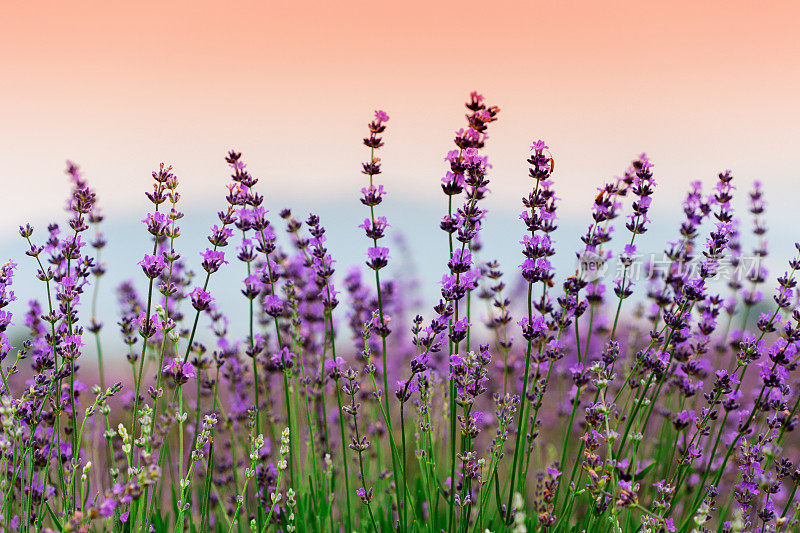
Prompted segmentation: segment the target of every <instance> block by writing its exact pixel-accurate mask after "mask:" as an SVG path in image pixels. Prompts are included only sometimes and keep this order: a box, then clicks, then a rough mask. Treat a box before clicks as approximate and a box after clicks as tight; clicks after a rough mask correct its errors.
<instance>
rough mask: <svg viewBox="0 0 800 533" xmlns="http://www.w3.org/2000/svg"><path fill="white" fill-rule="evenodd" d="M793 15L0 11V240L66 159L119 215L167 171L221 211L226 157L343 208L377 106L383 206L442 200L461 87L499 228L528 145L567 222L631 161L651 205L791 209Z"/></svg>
mask: <svg viewBox="0 0 800 533" xmlns="http://www.w3.org/2000/svg"><path fill="white" fill-rule="evenodd" d="M799 6H800V4H798V3H797V2H768V3H759V4H758V5H757V4H756V3H755V2H732V1H725V2H716V1H710V2H696V1H695V2H675V1H672V2H641V1H635V2H573V1H558V2H506V1H493V2H473V1H458V2H431V1H425V2H419V1H404V2H391V3H388V2H375V1H370V2H366V1H365V2H354V1H337V2H318V3H317V2H280V3H278V2H232V3H223V2H201V1H191V2H188V1H187V2H161V1H159V2H151V1H139V2H135V3H130V4H123V3H122V2H108V1H103V2H14V3H13V4H12V3H9V4H7V5H6V6H5V7H4V13H3V20H2V21H0V57H2V65H3V69H4V75H3V77H2V80H3V81H2V83H0V102H1V103H0V106H2V107H1V108H0V109H2V117H3V118H2V127H0V155H2V157H0V176H2V180H3V183H4V184H5V185H6V187H4V196H3V198H4V202H3V207H4V209H3V210H2V212H0V225H1V226H0V227H2V228H3V231H6V232H8V228H9V227H13V226H9V224H16V223H18V222H19V221H20V219H21V218H24V217H26V216H27V217H32V218H33V219H34V220H37V221H39V220H43V217H44V216H45V214H46V213H47V212H48V211H49V212H51V213H52V211H53V209H55V208H57V207H60V206H61V205H62V201H63V200H62V199H63V196H64V194H65V192H66V190H67V187H66V182H65V180H64V179H63V175H62V169H63V161H64V160H65V159H66V158H72V159H74V160H76V161H78V162H79V163H80V164H81V165H82V167H83V168H84V169H85V170H86V173H87V176H88V177H89V178H90V179H91V180H92V182H93V183H94V185H95V186H96V188H97V189H98V193H99V195H100V198H101V200H102V202H103V204H104V205H105V206H106V210H107V211H108V212H109V213H113V214H117V215H120V216H121V215H123V214H125V213H129V212H130V213H137V214H138V213H140V212H142V210H143V209H146V205H145V204H144V198H143V196H142V194H141V191H142V190H143V188H145V187H147V186H148V180H149V172H150V171H151V170H152V169H153V168H155V166H156V165H157V164H158V163H159V162H160V161H166V162H169V163H171V164H173V165H174V166H175V169H176V172H177V174H178V175H179V177H181V178H182V180H183V190H184V198H186V199H187V200H188V201H190V202H196V203H198V204H210V203H213V205H217V204H218V203H219V200H218V199H219V194H220V191H221V187H222V183H223V182H224V181H223V180H224V179H225V178H226V169H225V167H224V161H223V155H224V153H225V151H226V150H227V149H229V148H231V147H236V148H237V149H239V150H242V151H244V152H245V156H246V158H247V161H248V162H249V165H250V168H251V170H252V171H253V172H254V173H255V174H256V175H258V176H260V177H261V178H262V183H265V182H267V181H268V182H269V183H270V189H269V192H270V193H274V194H280V195H283V196H285V197H287V198H293V197H296V196H298V195H301V194H302V195H314V196H312V198H313V197H316V198H320V199H330V198H337V197H338V198H352V197H353V195H354V191H356V190H357V189H358V187H359V186H360V184H361V176H360V175H359V173H358V166H359V162H360V160H361V159H363V158H364V156H365V149H364V148H363V147H362V146H361V145H360V144H359V142H360V138H361V137H362V136H363V134H364V130H365V126H364V124H365V122H366V121H367V120H368V119H369V118H370V115H371V112H372V110H373V109H374V108H382V109H385V110H386V111H387V112H388V113H389V115H390V116H391V117H392V118H391V122H390V129H389V132H388V134H387V136H386V137H387V139H386V140H387V146H386V149H385V150H384V153H383V160H384V163H385V179H386V182H387V184H388V187H389V190H390V191H391V192H392V194H393V195H394V198H396V199H398V201H406V200H407V201H412V200H413V201H431V202H440V201H441V199H440V197H439V196H438V195H439V194H440V193H439V192H438V189H437V187H438V185H437V184H438V180H439V179H440V177H441V175H442V173H443V171H444V165H443V163H442V156H443V154H444V153H445V152H446V150H448V149H449V148H450V146H451V138H452V134H453V132H454V130H455V129H457V128H458V127H460V126H461V125H462V124H463V122H464V119H463V114H464V112H465V110H464V108H463V100H464V99H465V97H466V95H467V94H468V93H469V91H470V90H472V89H478V90H480V91H482V92H483V93H485V94H486V96H487V99H488V101H489V103H491V104H497V105H499V106H500V107H501V108H502V114H501V117H500V121H499V122H498V123H497V124H495V125H493V127H492V131H491V139H490V141H489V148H488V154H489V156H490V158H491V160H492V161H493V163H494V166H495V170H494V174H493V176H492V178H493V182H492V189H493V192H494V194H495V195H496V198H497V199H498V202H499V204H498V205H500V206H505V205H508V208H509V209H513V210H517V202H518V198H519V196H520V195H521V193H522V192H524V189H525V188H526V186H527V182H526V179H525V162H524V159H525V157H526V152H527V149H528V146H529V143H530V141H531V140H532V139H536V138H540V137H541V138H543V139H545V140H546V141H547V142H548V144H550V146H551V147H552V148H553V152H554V154H555V157H556V160H557V174H556V178H557V180H559V186H557V189H558V190H559V191H560V194H561V196H562V197H563V201H564V206H565V209H566V211H565V213H567V212H574V213H583V212H585V209H586V207H587V206H588V205H589V204H590V202H591V198H592V197H593V196H594V188H595V187H596V186H597V185H598V184H599V183H600V182H601V181H602V180H604V179H607V178H609V177H611V176H612V175H614V174H617V173H619V172H620V171H622V170H623V169H624V168H625V166H626V165H627V163H628V161H629V160H630V159H631V158H632V157H633V156H635V155H636V154H637V153H639V152H641V151H647V152H648V153H649V154H650V156H651V158H652V159H653V160H654V162H655V163H656V168H655V174H656V178H657V180H658V181H659V184H660V186H661V187H660V191H659V196H657V199H656V203H657V204H658V202H662V205H670V202H673V201H675V200H677V199H678V198H679V197H680V194H682V192H683V191H684V190H685V189H686V185H687V184H688V182H689V181H690V180H693V179H704V180H708V181H709V182H710V181H711V180H713V179H714V176H715V175H716V173H717V172H718V171H719V170H722V169H724V168H731V169H733V170H734V172H735V174H736V175H737V177H739V178H740V180H739V183H740V188H746V187H747V186H748V184H749V183H750V182H751V181H752V180H753V179H756V178H758V179H762V180H763V181H765V183H766V185H767V195H768V198H770V199H771V200H775V201H777V204H778V205H779V206H780V205H785V206H786V207H788V206H789V201H788V200H787V199H786V195H784V194H783V192H781V191H782V190H784V191H785V190H786V188H791V190H792V191H797V185H796V174H795V169H796V168H798V162H800V161H798V160H799V159H800V151H798V149H797V146H798V144H799V143H800V107H798V105H797V103H796V100H797V95H798V94H800V69H798V67H797V65H798V64H800V39H798V38H797V35H796V28H795V24H796V21H797V20H798V15H800V7H799ZM15 184H16V186H15ZM31 187H33V188H31ZM32 191H35V192H36V195H35V196H34V195H32V194H31V192H32ZM782 202H783V203H782ZM774 203H775V202H773V204H774ZM672 205H674V203H673V204H672ZM501 208H504V207H501ZM787 214H791V216H794V217H795V219H796V216H797V215H796V214H795V212H794V211H791V212H787Z"/></svg>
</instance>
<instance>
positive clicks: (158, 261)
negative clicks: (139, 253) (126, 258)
mask: <svg viewBox="0 0 800 533" xmlns="http://www.w3.org/2000/svg"><path fill="white" fill-rule="evenodd" d="M139 265H141V267H142V271H143V272H144V275H145V276H147V277H148V278H150V279H155V278H157V277H158V276H160V275H161V273H162V272H163V271H164V269H165V268H166V267H167V265H166V263H165V262H164V258H163V256H162V255H161V254H156V255H147V254H145V256H144V259H142V260H141V261H139Z"/></svg>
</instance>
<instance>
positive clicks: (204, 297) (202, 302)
mask: <svg viewBox="0 0 800 533" xmlns="http://www.w3.org/2000/svg"><path fill="white" fill-rule="evenodd" d="M189 298H191V300H192V307H194V308H195V309H197V310H198V311H205V310H206V309H208V307H209V306H210V305H211V302H213V301H214V298H213V297H212V296H211V294H209V293H208V292H206V291H204V290H203V289H201V288H200V287H195V288H194V289H192V292H190V293H189Z"/></svg>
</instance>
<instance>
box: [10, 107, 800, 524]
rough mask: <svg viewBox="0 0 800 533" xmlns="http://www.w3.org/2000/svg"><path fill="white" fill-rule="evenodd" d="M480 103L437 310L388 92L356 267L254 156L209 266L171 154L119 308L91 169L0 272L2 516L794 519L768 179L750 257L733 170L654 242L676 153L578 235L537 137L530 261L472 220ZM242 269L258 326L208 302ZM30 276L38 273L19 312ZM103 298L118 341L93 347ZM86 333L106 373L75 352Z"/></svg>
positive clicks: (485, 170)
mask: <svg viewBox="0 0 800 533" xmlns="http://www.w3.org/2000/svg"><path fill="white" fill-rule="evenodd" d="M466 108H467V111H468V112H467V114H466V126H465V127H463V128H461V129H459V130H458V131H457V132H456V134H455V139H454V143H455V145H456V149H454V150H451V151H449V152H448V153H447V156H446V157H445V162H446V165H447V169H446V172H445V176H444V178H443V179H442V182H441V188H442V191H443V193H444V194H445V196H446V197H447V212H446V214H445V215H444V216H443V218H442V219H441V222H440V224H439V227H440V229H442V230H443V231H444V232H445V234H446V238H444V239H443V241H442V248H443V253H442V258H443V260H442V263H443V265H442V270H443V277H442V281H441V288H440V291H439V294H437V295H436V296H435V297H432V298H430V300H431V301H432V302H435V303H434V305H433V307H432V308H431V309H428V310H427V311H426V310H425V309H422V308H420V305H419V301H418V300H417V299H416V298H415V297H414V296H413V295H411V294H410V291H409V290H408V288H409V287H412V286H413V280H409V279H408V271H407V270H406V269H392V268H391V265H392V263H390V259H394V258H393V257H391V252H390V248H389V246H387V245H385V242H386V241H385V238H386V237H387V235H388V228H389V223H388V220H387V218H386V217H385V216H383V215H381V214H380V207H381V205H382V204H383V202H384V200H385V198H386V195H387V189H388V188H389V187H388V186H387V187H385V186H384V185H383V184H381V183H379V182H378V179H379V177H380V175H381V170H382V161H381V160H380V158H379V157H377V153H378V150H379V149H380V148H381V147H382V146H383V145H384V136H385V135H387V134H389V133H390V129H389V123H390V120H389V116H388V115H387V114H386V113H384V112H383V111H376V112H375V115H374V118H373V119H372V120H371V121H370V122H369V123H368V126H367V128H368V133H367V136H366V137H365V138H364V140H363V144H364V146H365V147H366V148H367V149H368V150H369V158H368V160H367V161H366V162H365V163H363V164H362V169H361V172H362V175H363V176H364V177H365V178H364V180H365V183H364V187H363V188H362V189H361V197H360V201H361V204H363V206H364V207H366V208H368V215H367V216H365V218H364V222H363V223H362V224H361V225H360V226H359V227H360V228H361V229H362V230H363V231H364V233H365V235H366V237H367V250H366V260H365V263H364V265H362V266H361V267H359V266H358V265H356V266H354V267H353V268H351V269H350V270H348V271H347V273H346V275H344V276H341V277H340V276H339V275H338V274H337V269H336V268H335V264H336V260H335V256H334V253H335V251H331V250H329V249H328V243H327V231H326V228H325V226H324V225H323V221H322V220H321V219H320V217H319V216H317V215H315V214H309V215H308V216H307V217H305V218H304V219H299V218H295V216H294V215H293V214H292V211H291V210H290V209H284V210H282V211H280V212H279V217H280V219H281V220H283V221H284V222H283V224H284V225H285V233H286V235H285V236H284V237H283V238H282V237H280V236H279V235H278V229H277V227H276V226H274V225H273V223H272V222H271V221H270V217H269V213H268V212H267V210H266V209H265V208H264V207H263V205H262V204H263V203H264V196H263V195H262V194H261V193H259V192H258V191H257V186H258V183H259V179H257V178H256V177H254V176H253V175H252V174H251V172H250V171H249V170H248V169H247V166H246V165H245V163H244V159H243V157H242V154H240V153H238V152H235V151H231V152H229V153H228V154H227V156H226V157H225V161H226V163H227V165H228V167H229V168H230V171H231V177H230V181H229V183H228V184H227V185H226V186H225V187H224V188H222V187H221V191H220V192H221V193H222V194H221V198H220V204H221V205H222V208H221V210H220V211H219V212H218V213H217V217H218V219H219V222H218V223H217V224H215V225H214V226H212V227H211V228H210V230H209V233H208V242H209V247H208V248H206V249H205V250H203V251H201V252H200V254H199V255H200V259H199V260H198V261H194V259H197V251H196V250H194V251H193V250H185V249H182V241H181V240H180V236H181V228H180V226H179V223H180V221H181V219H182V218H183V213H182V212H181V211H180V210H179V205H180V200H181V195H180V192H179V190H180V182H179V179H178V177H177V176H176V175H175V173H174V172H173V169H172V168H171V167H169V166H167V165H163V164H162V165H160V166H159V167H158V169H157V170H156V171H154V172H153V174H152V190H149V191H148V192H146V198H147V201H148V202H149V203H150V205H151V206H152V207H151V209H150V211H149V212H148V213H147V214H146V215H145V217H144V220H143V224H144V230H143V231H146V232H147V234H148V235H149V237H150V239H151V241H152V243H151V246H150V247H149V248H148V249H147V250H145V251H143V254H142V259H141V261H139V266H140V267H141V268H140V269H138V268H137V269H135V270H133V271H132V272H131V273H132V274H134V273H135V275H137V276H138V277H139V279H138V280H134V281H131V282H126V283H124V284H122V285H121V286H119V287H118V288H117V289H116V295H117V300H118V303H119V315H118V316H117V317H114V318H112V317H106V316H99V314H98V305H97V302H98V298H101V297H104V296H103V295H105V294H107V292H108V287H106V286H105V285H103V286H102V287H101V286H100V284H99V282H100V280H101V279H102V277H103V275H104V274H105V272H106V266H105V264H104V263H103V262H102V261H101V257H100V254H101V251H103V250H104V249H105V248H106V240H105V238H104V237H103V234H102V233H101V231H100V224H101V223H102V221H103V215H102V214H101V212H100V210H99V207H98V199H97V196H96V193H95V191H94V190H93V189H92V188H91V187H90V185H89V182H88V181H87V180H86V179H85V178H84V176H83V174H82V173H81V171H80V169H79V167H78V166H77V165H75V164H73V163H69V164H68V167H67V174H68V176H69V179H70V182H71V193H70V197H69V198H68V201H67V221H66V226H65V227H62V226H60V225H59V224H57V223H53V224H51V225H49V226H48V227H47V228H46V230H45V231H35V230H34V228H33V226H31V225H30V224H24V225H22V226H20V228H19V233H20V235H21V237H22V238H23V239H24V241H25V243H26V245H27V247H28V249H27V252H26V254H27V256H28V258H24V260H25V261H26V263H25V264H24V266H23V267H21V266H20V264H22V263H21V261H22V260H23V259H22V258H20V259H19V261H20V264H18V263H16V262H12V261H9V262H7V263H5V264H3V265H2V266H0V362H2V364H0V377H1V378H2V390H1V391H0V464H2V468H3V472H4V475H3V476H2V479H0V497H1V498H2V510H0V529H2V530H3V531H25V532H27V531H65V532H72V531H81V532H88V531H118V532H125V533H134V532H141V533H147V532H166V531H172V532H177V531H196V532H203V533H205V532H212V531H213V532H227V533H231V532H233V531H236V532H238V533H241V532H244V531H251V532H256V533H266V532H268V531H276V532H277V531H286V532H290V533H291V532H295V531H303V532H304V531H309V532H319V533H325V532H331V533H333V532H340V531H344V532H347V533H349V532H350V531H371V532H383V531H399V532H430V533H435V532H441V531H447V532H449V533H484V532H500V531H514V532H525V531H548V532H578V531H592V532H594V531H598V532H603V533H606V532H613V533H619V532H623V531H624V532H635V531H641V532H659V531H668V532H680V533H688V532H690V531H691V532H710V531H717V532H719V533H723V532H724V533H733V532H744V531H760V532H767V531H769V532H786V531H797V530H798V529H800V498H798V497H797V487H798V483H800V468H798V464H797V462H798V461H799V460H800V449H799V448H798V441H797V438H796V435H795V433H796V432H795V429H796V427H797V424H798V420H799V418H798V408H800V393H799V392H798V389H799V388H800V379H799V378H798V376H797V366H798V360H799V359H800V354H799V352H798V344H799V343H800V309H798V290H797V279H796V274H797V271H798V270H800V244H795V248H796V249H797V253H798V254H799V255H797V256H796V257H795V258H794V259H792V260H791V261H790V262H789V264H788V267H787V268H786V270H785V271H784V272H782V273H779V275H778V276H777V277H776V278H775V281H774V283H775V288H774V290H773V291H772V293H771V296H772V298H771V299H769V298H766V296H765V294H769V291H768V290H767V289H766V288H765V287H766V286H767V285H768V283H769V281H768V280H769V279H770V276H769V273H768V271H767V269H766V265H765V262H764V259H765V257H766V256H767V252H768V250H767V244H766V238H765V235H766V232H767V226H766V201H765V197H764V191H763V190H762V185H761V184H760V183H758V182H756V183H755V184H754V185H753V188H752V191H751V192H750V194H749V206H748V209H747V212H748V213H749V215H747V214H745V215H744V218H747V217H748V216H749V218H751V219H752V233H753V239H754V241H755V245H754V247H753V250H752V253H751V254H749V255H748V254H747V253H746V252H744V251H743V250H744V249H745V247H744V246H743V245H742V240H743V235H742V232H743V231H744V229H743V228H744V227H745V224H744V223H743V222H744V221H743V219H742V217H740V216H738V215H737V214H736V212H735V210H734V203H733V200H734V194H735V191H736V186H735V185H734V183H735V180H734V178H733V174H732V173H731V172H730V171H725V172H722V173H720V174H719V176H718V177H717V182H716V185H715V186H714V188H713V189H712V190H711V191H709V192H708V193H704V192H703V190H702V185H701V184H700V182H696V183H693V184H691V186H690V189H689V192H688V193H687V195H686V198H685V200H684V202H683V205H682V214H681V216H680V217H679V219H680V223H679V228H678V235H677V237H676V240H675V241H674V242H669V243H667V244H666V247H665V249H664V252H663V256H662V257H659V256H657V255H654V254H650V255H646V254H645V253H643V252H642V251H641V250H640V247H641V244H640V243H641V240H640V236H641V235H642V234H644V233H645V232H646V231H647V230H648V228H649V227H650V226H651V224H652V223H651V220H650V218H649V216H650V207H651V204H652V202H653V199H654V198H655V196H656V195H655V191H656V179H655V168H656V167H655V166H654V164H653V162H651V161H650V159H649V158H648V157H647V155H645V154H641V155H640V156H638V157H637V158H635V159H634V160H633V162H632V163H631V165H630V166H629V167H628V169H627V170H626V171H625V172H624V173H623V175H622V177H618V178H614V179H611V180H609V181H608V182H606V183H605V184H604V185H602V186H601V187H599V188H598V189H597V192H598V194H597V196H596V198H595V200H594V202H593V204H592V205H591V212H590V216H589V217H588V229H587V231H586V233H585V234H582V235H580V236H579V239H580V241H579V242H580V244H579V243H578V240H577V239H576V241H575V243H571V242H570V241H568V240H567V239H566V238H563V237H560V236H558V237H557V235H558V234H557V232H556V230H557V212H558V210H557V207H558V203H559V197H558V195H557V193H556V186H557V184H558V177H557V170H556V165H555V159H554V157H553V155H552V153H551V152H550V148H549V147H548V146H547V145H546V144H545V142H544V141H541V140H539V141H536V142H534V143H533V145H532V147H531V153H530V154H529V155H528V157H527V163H528V165H529V173H528V177H527V181H525V178H524V177H521V178H520V180H519V184H520V186H519V187H520V194H522V195H523V197H522V205H523V211H522V213H521V215H520V217H519V218H520V220H521V223H520V225H519V227H518V230H517V234H518V237H517V239H518V240H519V243H520V245H521V251H522V258H521V261H522V263H521V265H520V266H519V267H518V268H517V269H510V270H509V269H504V268H503V267H502V266H501V265H500V263H499V262H498V261H497V260H492V259H488V260H487V259H482V258H481V256H482V254H485V253H486V252H487V251H490V250H491V249H492V244H493V243H491V242H489V243H488V244H487V245H484V244H483V243H482V242H481V239H480V235H481V229H482V227H483V225H484V221H485V218H486V216H487V212H486V210H485V209H484V207H483V206H484V202H483V200H484V199H485V198H486V197H487V195H488V194H489V188H488V185H489V182H490V178H489V176H490V173H491V168H492V167H491V164H490V163H489V160H488V157H487V156H486V155H484V151H483V149H484V148H485V145H486V142H487V139H488V136H487V131H488V129H489V127H490V125H491V124H492V123H494V122H495V121H497V120H498V119H499V118H500V110H499V108H498V107H496V106H488V105H487V104H486V103H485V100H484V98H483V96H481V95H479V94H478V93H472V94H471V95H470V99H469V101H468V102H467V103H466ZM562 194H563V193H562ZM623 213H626V214H625V223H624V229H625V231H624V232H623V233H624V235H623V237H622V239H623V240H622V241H621V243H620V244H619V245H617V244H616V243H615V242H614V238H613V237H615V231H614V229H615V228H614V226H613V225H612V224H613V222H614V221H615V220H616V219H617V218H619V217H620V216H621V215H622V214H623ZM90 228H91V229H93V230H94V231H95V232H96V236H95V237H94V238H93V240H92V241H91V243H87V241H86V240H85V239H87V238H88V237H86V235H87V234H86V232H87V231H88V230H89V229H90ZM509 231H510V230H509ZM511 233H513V232H511ZM557 240H559V241H561V242H560V243H559V244H561V245H563V246H566V247H567V248H569V246H571V245H572V244H576V245H577V246H578V251H577V253H576V256H577V263H576V265H577V268H575V270H574V272H573V271H571V270H570V271H562V272H559V271H558V270H557V269H556V268H555V267H554V264H553V257H554V256H555V254H556V243H557ZM89 244H90V245H89ZM229 244H234V245H235V247H236V250H235V251H234V252H229V251H227V248H228V245H229ZM111 245H112V246H113V243H112V244H111ZM404 250H405V248H404V247H399V248H397V249H396V251H395V252H394V253H395V254H398V253H399V254H401V255H402V254H403V253H404ZM226 252H227V254H228V255H227V256H226ZM232 255H234V256H235V258H236V259H238V261H239V266H238V267H237V266H236V265H234V264H230V263H231V262H234V261H233V259H231V256H232ZM190 258H191V259H190ZM195 262H196V263H197V265H196V266H197V267H199V269H198V272H199V275H198V274H195V273H194V272H193V271H192V266H193V264H194V263H195ZM365 267H366V268H365ZM223 268H225V269H233V271H234V272H236V273H237V275H238V276H240V278H241V279H242V285H241V287H240V289H239V290H240V292H241V295H242V297H243V299H242V300H241V306H242V308H243V309H244V310H245V316H246V317H247V320H246V324H245V325H244V327H243V328H238V327H232V326H231V324H230V322H231V321H230V320H229V319H228V317H227V315H226V310H225V309H222V308H221V307H220V306H219V305H218V302H217V299H215V295H219V294H220V293H221V292H222V291H226V290H230V289H229V288H226V287H221V286H216V284H215V283H214V281H215V280H214V279H212V278H214V276H213V275H214V274H216V273H217V272H218V271H219V270H221V269H223ZM612 268H615V269H616V272H613V273H612V272H610V271H611V269H612ZM19 270H24V271H34V272H35V276H36V278H37V279H38V280H39V281H40V282H41V284H40V288H39V290H38V292H37V293H36V294H31V295H29V296H28V297H29V298H30V300H29V302H28V305H27V310H26V312H25V314H24V317H23V320H22V324H20V325H19V326H17V327H15V325H14V323H13V316H12V314H11V312H10V311H9V310H8V309H7V307H8V306H9V304H11V302H13V301H14V300H16V298H17V297H16V295H15V294H14V291H13V290H12V284H13V281H14V278H15V276H17V275H18V271H19ZM365 276H366V277H365ZM137 286H139V287H141V286H144V287H145V290H144V291H143V292H141V293H140V292H139V290H138V289H137ZM609 286H610V290H608V287H609ZM339 287H341V288H342V290H343V291H344V293H342V292H340V291H339V290H338V289H339ZM88 291H91V292H90V293H89V292H88ZM612 294H613V296H612ZM410 309H413V310H414V311H417V312H418V313H419V314H416V315H414V316H411V315H409V314H408V311H409V310H410ZM431 311H432V312H431ZM426 315H427V316H426ZM109 321H113V322H116V323H117V324H118V326H119V332H120V338H119V341H118V343H117V346H116V347H114V348H112V347H110V346H109V345H108V342H106V343H101V337H100V331H101V329H102V328H103V325H104V323H109ZM237 331H238V332H240V333H236V332H237ZM241 331H246V333H245V334H244V335H243V336H241ZM90 337H93V338H91V339H90ZM515 337H521V339H522V340H515ZM89 343H91V344H93V346H94V351H95V352H96V357H97V364H96V369H97V371H96V372H95V371H94V369H93V368H89V369H84V368H81V367H82V366H83V367H91V366H92V365H89V364H84V363H85V362H86V358H87V357H91V355H90V353H87V352H89V350H87V349H86V345H87V344H89ZM109 350H112V351H111V353H116V352H118V351H121V352H122V353H124V354H125V357H126V359H127V361H128V368H127V369H126V368H124V366H125V365H124V363H123V364H122V367H123V368H120V364H121V361H119V360H114V359H112V358H109ZM117 359H120V358H117ZM90 362H91V361H88V362H86V363H90ZM126 372H128V373H129V375H127V376H125V373H126ZM112 376H125V377H124V378H123V379H121V380H120V381H117V382H114V383H113V384H111V381H113V380H112V379H111V377H112ZM390 384H394V386H393V387H391V388H390Z"/></svg>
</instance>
